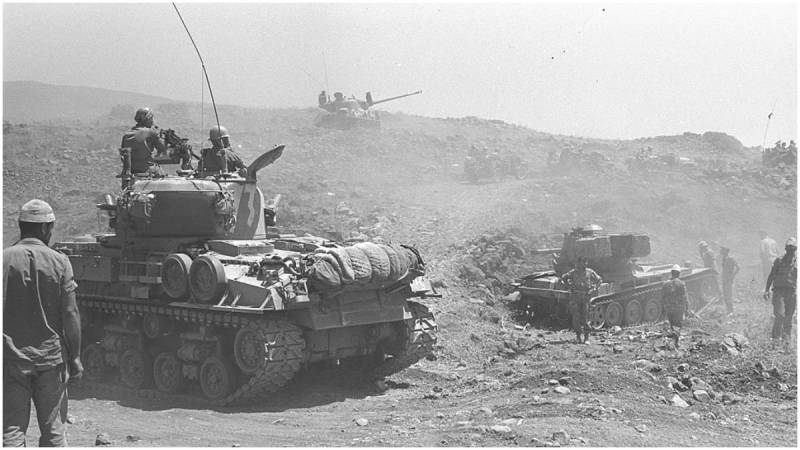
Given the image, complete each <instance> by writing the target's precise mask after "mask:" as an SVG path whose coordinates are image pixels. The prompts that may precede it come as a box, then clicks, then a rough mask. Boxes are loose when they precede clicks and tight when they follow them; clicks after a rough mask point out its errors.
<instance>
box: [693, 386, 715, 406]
mask: <svg viewBox="0 0 800 450" xmlns="http://www.w3.org/2000/svg"><path fill="white" fill-rule="evenodd" d="M692 395H694V399H695V400H697V401H698V402H703V403H708V402H710V401H711V396H710V395H709V394H708V392H706V391H704V390H702V389H698V390H696V391H693V392H692Z"/></svg>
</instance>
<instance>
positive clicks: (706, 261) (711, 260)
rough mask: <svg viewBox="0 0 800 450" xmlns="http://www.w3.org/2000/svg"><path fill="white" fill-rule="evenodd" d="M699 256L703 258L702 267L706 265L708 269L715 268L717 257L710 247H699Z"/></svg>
mask: <svg viewBox="0 0 800 450" xmlns="http://www.w3.org/2000/svg"><path fill="white" fill-rule="evenodd" d="M700 257H701V258H703V267H707V268H709V269H714V270H716V269H717V257H716V255H714V251H713V250H711V249H710V248H707V247H706V248H701V249H700Z"/></svg>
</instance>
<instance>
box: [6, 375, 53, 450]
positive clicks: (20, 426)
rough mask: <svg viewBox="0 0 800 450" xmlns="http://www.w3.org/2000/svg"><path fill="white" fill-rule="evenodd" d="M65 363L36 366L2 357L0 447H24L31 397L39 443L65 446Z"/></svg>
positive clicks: (50, 445) (45, 445) (47, 445)
mask: <svg viewBox="0 0 800 450" xmlns="http://www.w3.org/2000/svg"><path fill="white" fill-rule="evenodd" d="M65 370H66V369H65V367H64V365H63V364H62V365H60V366H58V367H53V368H50V369H47V370H37V369H35V368H34V367H33V366H32V365H31V366H30V367H24V366H21V365H19V364H15V363H13V362H6V361H3V447H25V446H26V443H25V435H26V434H27V432H28V424H29V423H30V418H31V400H32V401H33V404H34V406H35V407H36V419H37V421H38V422H39V432H40V433H41V436H40V437H39V447H64V446H66V445H67V440H66V436H65V432H66V425H65V423H66V420H67V384H66V383H65V382H64V381H62V380H66V378H65V377H64V373H65Z"/></svg>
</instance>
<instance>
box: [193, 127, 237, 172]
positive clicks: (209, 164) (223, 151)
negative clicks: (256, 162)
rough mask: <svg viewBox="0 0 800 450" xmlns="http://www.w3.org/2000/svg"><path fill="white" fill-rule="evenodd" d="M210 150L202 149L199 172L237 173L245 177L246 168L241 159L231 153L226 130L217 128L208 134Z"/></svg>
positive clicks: (234, 153)
mask: <svg viewBox="0 0 800 450" xmlns="http://www.w3.org/2000/svg"><path fill="white" fill-rule="evenodd" d="M208 140H209V141H211V148H204V149H203V153H202V159H201V160H200V172H239V175H242V176H244V175H246V173H247V168H246V167H245V165H244V162H243V161H242V158H240V157H239V155H237V154H236V152H234V151H233V149H232V148H231V144H230V135H229V134H228V129H227V128H225V127H223V126H219V127H214V128H212V129H211V130H209V132H208Z"/></svg>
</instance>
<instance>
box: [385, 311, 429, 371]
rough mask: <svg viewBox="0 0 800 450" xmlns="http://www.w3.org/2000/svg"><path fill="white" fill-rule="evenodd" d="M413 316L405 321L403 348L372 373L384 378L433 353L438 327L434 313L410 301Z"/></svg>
mask: <svg viewBox="0 0 800 450" xmlns="http://www.w3.org/2000/svg"><path fill="white" fill-rule="evenodd" d="M408 307H409V309H410V310H411V315H412V318H411V319H408V320H406V321H404V326H405V329H404V334H403V341H402V346H401V350H400V351H399V352H398V353H397V354H396V355H394V357H393V358H391V359H388V360H385V361H383V362H382V363H380V364H379V365H378V366H377V367H375V368H374V369H373V370H372V375H373V376H374V377H377V378H383V377H386V376H389V375H391V374H393V373H397V372H399V371H401V370H403V369H405V368H407V367H409V366H411V365H412V364H414V363H416V362H417V361H419V360H421V359H422V358H425V357H426V356H428V355H431V354H433V347H434V345H436V332H437V331H438V327H437V326H436V321H435V320H434V317H433V313H431V312H430V310H429V309H428V308H427V307H425V306H424V305H421V304H419V303H416V302H408Z"/></svg>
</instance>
